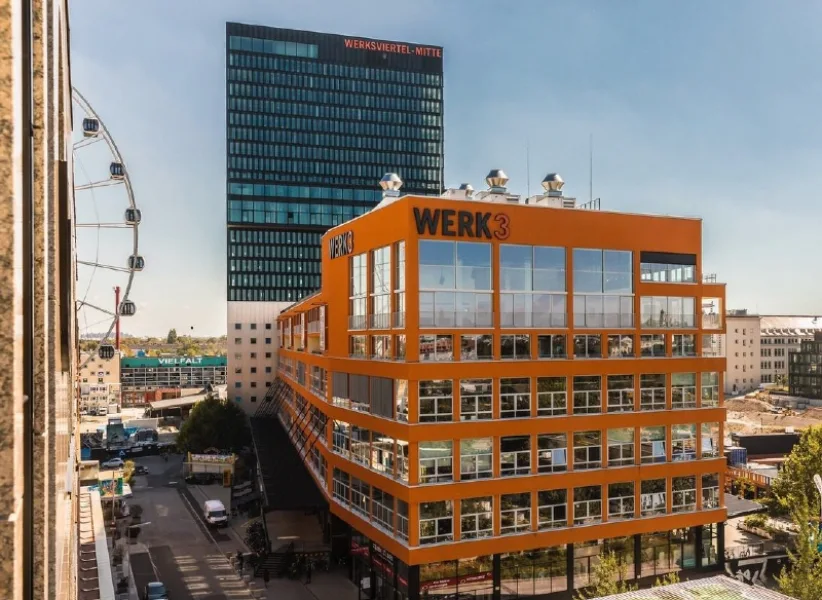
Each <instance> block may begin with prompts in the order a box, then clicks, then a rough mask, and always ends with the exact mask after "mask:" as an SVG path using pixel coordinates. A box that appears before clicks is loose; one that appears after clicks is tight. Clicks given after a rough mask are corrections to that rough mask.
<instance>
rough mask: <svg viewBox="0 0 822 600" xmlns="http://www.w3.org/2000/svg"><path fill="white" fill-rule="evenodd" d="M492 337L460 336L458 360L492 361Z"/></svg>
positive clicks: (488, 335)
mask: <svg viewBox="0 0 822 600" xmlns="http://www.w3.org/2000/svg"><path fill="white" fill-rule="evenodd" d="M493 340H494V336H492V335H490V334H487V335H461V336H460V360H492V359H493V358H494V347H493Z"/></svg>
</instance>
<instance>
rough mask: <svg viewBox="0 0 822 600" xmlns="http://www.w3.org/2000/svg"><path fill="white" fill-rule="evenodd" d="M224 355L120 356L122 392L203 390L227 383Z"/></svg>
mask: <svg viewBox="0 0 822 600" xmlns="http://www.w3.org/2000/svg"><path fill="white" fill-rule="evenodd" d="M226 365H227V360H226V357H225V356H175V357H168V358H162V357H160V358H122V359H120V383H121V389H122V392H123V394H126V393H131V392H152V391H155V390H168V389H174V388H180V389H198V390H200V389H203V388H204V387H206V386H207V385H208V384H213V385H224V384H225V382H226Z"/></svg>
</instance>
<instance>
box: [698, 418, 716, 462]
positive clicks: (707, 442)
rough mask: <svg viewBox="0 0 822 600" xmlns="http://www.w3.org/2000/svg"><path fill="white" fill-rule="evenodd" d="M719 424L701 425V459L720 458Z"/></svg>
mask: <svg viewBox="0 0 822 600" xmlns="http://www.w3.org/2000/svg"><path fill="white" fill-rule="evenodd" d="M719 442H720V440H719V423H703V424H702V458H716V457H717V456H720V454H719V452H720V448H719Z"/></svg>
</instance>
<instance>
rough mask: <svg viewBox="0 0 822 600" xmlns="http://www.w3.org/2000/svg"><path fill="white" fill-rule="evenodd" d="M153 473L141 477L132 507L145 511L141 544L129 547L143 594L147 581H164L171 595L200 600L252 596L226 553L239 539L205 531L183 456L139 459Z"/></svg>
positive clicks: (226, 532) (222, 532)
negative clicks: (184, 473)
mask: <svg viewBox="0 0 822 600" xmlns="http://www.w3.org/2000/svg"><path fill="white" fill-rule="evenodd" d="M137 463H138V464H143V465H146V466H147V467H148V468H149V470H150V473H149V475H148V476H145V477H142V476H141V477H137V478H136V479H135V484H134V486H133V490H134V497H133V498H132V499H131V502H130V503H131V505H132V506H134V505H140V506H141V507H142V508H143V515H142V522H143V523H146V525H145V526H144V527H142V532H141V533H140V536H139V538H138V539H137V543H136V544H134V545H132V546H131V566H132V571H133V573H134V578H135V582H136V585H137V589H138V591H139V593H140V594H142V592H143V589H144V587H145V585H146V583H148V582H149V581H157V580H159V581H162V582H163V583H164V584H165V585H166V587H167V588H168V592H169V597H170V598H173V599H175V600H177V599H178V598H197V599H202V600H228V599H232V600H233V599H242V598H252V597H253V596H252V595H251V593H250V592H249V591H248V589H247V587H246V585H245V583H244V582H242V581H241V580H240V579H239V577H238V576H237V573H236V571H234V570H233V569H232V568H231V566H230V564H229V562H228V560H227V559H226V553H231V554H233V553H236V551H237V549H238V548H240V547H241V544H240V541H239V540H238V539H236V538H235V537H234V535H235V534H234V533H233V532H232V531H231V530H227V529H224V530H220V531H219V532H214V531H211V530H209V529H207V528H206V527H205V525H204V524H203V522H202V520H201V518H200V516H199V505H200V504H202V502H201V501H197V500H196V499H194V498H193V496H191V494H190V492H188V490H186V486H185V484H184V483H183V481H182V478H181V477H180V468H181V465H182V457H180V456H175V457H171V458H169V460H168V462H166V461H164V460H163V459H162V458H160V457H158V456H149V457H145V458H142V459H139V460H138V461H137Z"/></svg>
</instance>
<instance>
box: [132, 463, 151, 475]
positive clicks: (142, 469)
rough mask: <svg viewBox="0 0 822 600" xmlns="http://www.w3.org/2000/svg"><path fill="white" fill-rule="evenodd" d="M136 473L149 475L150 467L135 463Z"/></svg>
mask: <svg viewBox="0 0 822 600" xmlns="http://www.w3.org/2000/svg"><path fill="white" fill-rule="evenodd" d="M134 474H135V475H148V467H147V466H145V465H135V466H134Z"/></svg>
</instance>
